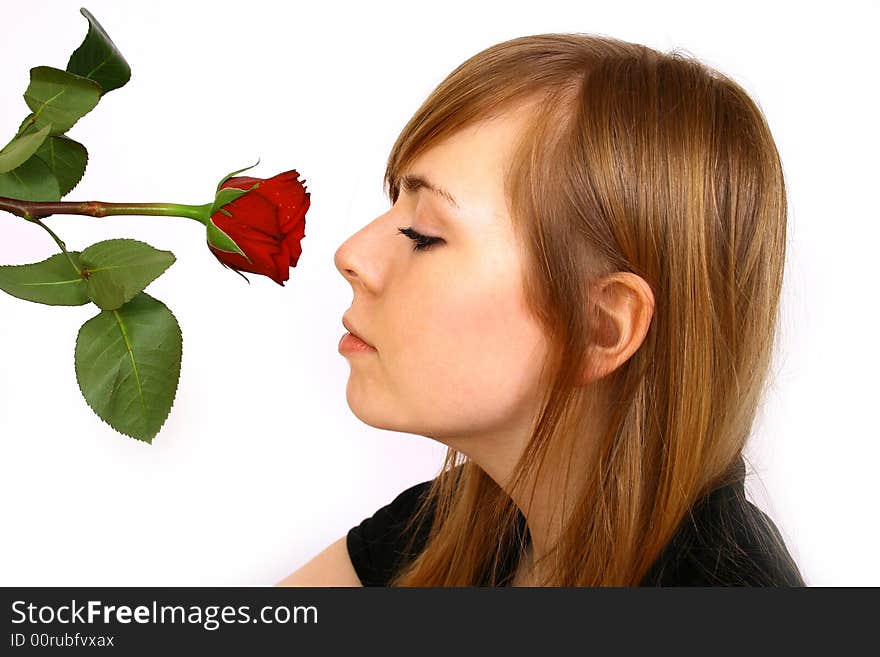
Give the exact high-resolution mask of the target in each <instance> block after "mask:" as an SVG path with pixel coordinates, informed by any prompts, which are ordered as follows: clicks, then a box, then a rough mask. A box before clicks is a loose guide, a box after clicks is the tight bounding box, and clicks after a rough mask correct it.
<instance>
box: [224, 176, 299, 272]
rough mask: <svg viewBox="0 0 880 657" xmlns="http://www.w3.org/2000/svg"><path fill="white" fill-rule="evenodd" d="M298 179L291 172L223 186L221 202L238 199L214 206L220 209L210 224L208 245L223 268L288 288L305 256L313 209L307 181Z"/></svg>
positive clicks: (237, 179)
mask: <svg viewBox="0 0 880 657" xmlns="http://www.w3.org/2000/svg"><path fill="white" fill-rule="evenodd" d="M249 168H250V167H249ZM298 178H299V173H297V172H296V170H291V171H286V172H284V173H279V174H278V175H277V176H274V177H272V178H267V179H261V178H253V177H251V176H238V177H227V178H226V179H224V180H223V182H221V184H220V185H219V186H218V188H217V191H218V196H217V198H218V200H219V199H221V198H232V199H233V200H231V201H229V202H225V203H223V204H222V205H220V203H219V201H218V202H215V204H214V207H215V208H217V209H216V211H215V212H213V213H212V214H211V220H210V222H209V223H208V247H209V248H210V249H211V252H212V253H213V254H214V255H215V256H216V258H217V259H218V260H219V261H220V263H221V264H223V265H224V266H227V267H230V268H231V269H233V270H235V271H236V272H240V271H247V272H252V273H254V274H262V275H264V276H268V277H269V278H271V279H272V280H274V281H275V282H276V283H278V284H279V285H282V286H283V285H284V281H286V280H287V279H288V278H290V271H289V269H290V267H296V263H297V262H298V261H299V256H300V254H301V253H302V247H301V246H300V240H302V238H303V237H305V226H306V220H305V219H306V211H307V210H308V209H309V197H310V194H309V193H308V192H307V191H306V187H305V186H304V185H303V182H305V180H303V181H302V182H301V181H299V180H298ZM221 190H242V191H235V192H232V191H227V192H223V191H221ZM211 224H213V225H214V226H216V228H219V229H220V231H222V232H219V231H217V230H216V229H215V228H213V227H212V226H211ZM224 234H225V235H224ZM229 239H231V240H232V243H230V242H229ZM220 247H225V248H220ZM236 247H238V248H236ZM236 251H238V252H236ZM245 280H247V279H246V278H245Z"/></svg>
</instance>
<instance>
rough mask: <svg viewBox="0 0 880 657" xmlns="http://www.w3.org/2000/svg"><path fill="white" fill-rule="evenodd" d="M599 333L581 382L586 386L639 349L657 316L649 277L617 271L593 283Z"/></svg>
mask: <svg viewBox="0 0 880 657" xmlns="http://www.w3.org/2000/svg"><path fill="white" fill-rule="evenodd" d="M591 290H592V295H591V296H592V300H593V302H594V303H595V304H596V307H595V313H596V321H597V322H598V325H597V335H596V339H595V342H594V343H593V344H592V345H590V347H589V348H588V350H587V358H586V362H585V363H584V373H583V374H582V375H581V379H580V384H581V385H586V384H588V383H591V382H593V381H597V380H598V379H601V378H602V377H604V376H607V375H608V374H610V373H611V372H613V371H614V370H615V369H617V368H618V367H620V365H622V364H623V363H625V362H626V361H627V359H628V358H629V357H630V356H632V355H633V354H634V353H635V351H636V349H638V348H639V347H640V346H641V344H642V342H643V341H644V339H645V335H647V333H648V328H649V327H650V325H651V319H652V317H653V316H654V293H653V292H652V290H651V286H650V285H648V283H647V282H646V281H645V279H643V278H641V277H640V276H637V275H636V274H633V273H631V272H615V273H613V274H609V275H608V276H605V277H603V278H600V279H598V280H596V281H594V282H593V284H592V286H591Z"/></svg>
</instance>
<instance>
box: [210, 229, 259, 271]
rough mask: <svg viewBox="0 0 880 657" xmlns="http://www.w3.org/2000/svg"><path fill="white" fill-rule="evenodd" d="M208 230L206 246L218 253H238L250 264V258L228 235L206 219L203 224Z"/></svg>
mask: <svg viewBox="0 0 880 657" xmlns="http://www.w3.org/2000/svg"><path fill="white" fill-rule="evenodd" d="M205 226H206V227H207V229H208V244H210V245H211V246H213V247H214V248H215V249H219V250H220V251H225V252H227V253H238V254H239V255H241V256H242V257H244V259H245V260H247V261H248V262H252V261H251V259H250V258H248V256H247V254H246V253H245V252H244V251H242V250H241V247H239V246H238V244H236V243H235V240H234V239H232V238H231V237H229V235H228V234H227V233H226V232H225V231H224V230H223V229H222V228H220V227H219V226H218V225H217V224H215V223H214V220H213V219H208V222H207V223H206V224H205Z"/></svg>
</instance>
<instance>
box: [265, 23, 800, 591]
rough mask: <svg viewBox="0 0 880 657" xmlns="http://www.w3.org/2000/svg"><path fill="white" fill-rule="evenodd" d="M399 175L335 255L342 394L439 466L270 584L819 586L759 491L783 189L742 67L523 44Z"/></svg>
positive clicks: (424, 126)
mask: <svg viewBox="0 0 880 657" xmlns="http://www.w3.org/2000/svg"><path fill="white" fill-rule="evenodd" d="M385 184H386V185H387V188H388V190H389V195H390V199H391V202H392V207H391V208H390V209H389V210H388V211H387V212H386V213H385V214H383V215H381V216H380V217H378V218H376V219H375V220H374V221H373V222H371V223H370V224H368V225H367V226H365V227H364V228H363V229H361V230H360V231H358V232H357V233H356V234H355V235H353V236H351V237H350V238H349V239H348V240H346V242H345V243H344V244H342V246H340V248H339V249H338V251H337V253H336V258H335V261H336V266H337V268H338V269H339V271H340V272H341V273H342V275H343V276H345V278H346V279H347V280H348V281H349V283H350V284H351V286H352V288H353V291H354V298H353V302H352V306H351V308H350V310H349V312H347V313H346V316H345V319H346V327H347V328H348V329H349V330H350V331H351V332H352V333H354V334H356V335H357V336H359V337H360V338H362V340H363V341H365V342H366V343H367V344H368V345H370V346H369V347H368V346H366V345H365V344H364V343H363V342H358V341H356V340H352V339H351V338H344V340H343V342H342V343H340V350H341V351H342V353H343V354H344V355H345V356H346V357H347V358H348V359H349V363H350V366H351V375H350V378H349V381H348V387H347V390H346V395H347V401H348V404H349V406H350V407H351V409H352V411H353V412H354V413H355V415H357V417H359V418H360V419H361V420H363V421H364V422H366V423H367V424H369V425H371V426H374V427H378V428H382V429H389V430H392V431H401V432H407V433H414V434H421V435H424V436H427V437H429V438H432V439H434V440H438V441H440V442H442V443H444V444H446V445H447V446H448V448H449V449H448V453H447V458H446V462H445V464H444V467H443V468H442V470H441V473H440V474H439V475H438V476H437V477H436V478H435V479H433V480H430V481H427V482H423V483H421V484H417V485H416V486H413V487H411V488H409V489H407V490H406V491H404V492H402V493H401V494H400V495H399V496H398V497H397V498H396V499H395V500H393V501H392V502H391V503H390V504H389V505H387V506H385V507H383V508H382V509H380V510H379V511H377V512H376V514H375V515H374V516H373V517H371V518H368V519H366V520H364V522H362V523H361V524H360V525H358V526H357V527H354V528H352V529H351V531H349V532H348V534H347V536H344V537H342V538H340V539H339V540H338V541H336V542H335V543H333V544H332V545H330V546H329V547H328V548H327V549H326V550H324V551H323V552H322V553H321V554H319V555H318V556H316V557H315V558H314V559H313V560H311V561H310V562H309V563H307V564H305V565H304V566H303V567H302V568H300V569H299V570H297V571H296V572H294V573H293V574H292V575H290V576H289V577H288V578H286V579H285V580H283V581H282V582H280V584H283V585H330V586H334V585H360V584H371V585H391V586H461V585H464V586H467V585H490V586H496V585H514V586H518V585H550V586H595V585H612V586H627V585H638V584H652V585H657V584H660V585H675V584H694V585H732V584H757V585H803V584H804V582H803V579H802V577H801V575H800V573H799V571H798V568H797V566H796V564H795V562H794V561H793V559H792V558H791V555H790V554H789V552H788V550H787V549H786V546H785V544H784V541H783V539H782V537H781V536H780V534H779V532H778V530H777V529H776V527H775V526H774V525H773V522H772V521H771V520H770V519H769V518H768V517H767V516H766V515H764V514H763V513H762V512H761V511H760V510H759V509H758V508H757V507H755V506H754V505H752V504H751V503H750V502H749V501H747V500H746V498H745V493H744V487H743V480H744V477H745V469H744V464H743V459H742V453H743V449H744V447H745V444H746V440H747V438H748V436H749V433H750V429H751V427H752V423H753V418H754V415H755V411H756V408H757V405H758V404H759V402H760V401H761V396H762V390H763V388H764V385H765V380H766V375H767V372H768V369H769V363H770V360H771V352H772V349H773V346H774V336H775V326H776V318H777V309H778V305H779V297H780V288H781V284H782V276H783V263H784V256H785V235H786V197H785V187H784V181H783V172H782V167H781V164H780V160H779V156H778V154H777V151H776V148H775V145H774V142H773V139H772V136H771V134H770V131H769V129H768V126H767V123H766V121H765V119H764V117H763V115H762V113H761V111H760V110H759V109H758V108H757V107H756V105H755V103H754V102H753V101H752V100H751V99H750V98H749V97H748V95H747V94H746V93H745V91H743V89H742V88H741V87H740V86H739V85H737V84H736V83H735V82H734V81H732V80H731V79H729V78H727V77H725V76H724V75H722V74H720V73H718V72H716V71H714V70H712V69H710V68H709V67H707V66H705V65H704V64H702V63H700V62H699V61H696V60H694V59H692V58H684V57H682V56H680V55H678V54H664V53H659V52H656V51H654V50H651V49H649V48H646V47H644V46H641V45H635V44H631V43H626V42H623V41H619V40H615V39H611V38H605V37H596V36H590V35H584V34H543V35H536V36H528V37H522V38H517V39H513V40H510V41H507V42H504V43H500V44H498V45H495V46H492V47H490V48H488V49H486V50H484V51H483V52H480V53H478V54H477V55H475V56H474V57H472V58H471V59H469V60H468V61H466V62H464V63H463V64H462V65H461V66H459V67H458V68H456V69H455V70H454V71H453V72H452V73H451V74H450V75H449V76H448V77H447V78H446V79H445V80H444V81H443V82H442V83H441V84H440V85H439V86H438V87H437V88H436V89H435V90H434V91H433V93H432V94H431V95H430V96H429V97H428V99H427V100H426V101H425V102H424V104H423V105H422V107H421V108H420V109H419V110H418V111H417V112H416V114H415V116H414V117H413V118H412V119H411V120H410V122H409V123H408V124H407V125H406V127H405V128H404V129H403V132H402V134H401V135H400V136H399V138H398V140H397V142H396V143H395V145H394V147H393V149H392V152H391V155H390V157H389V160H388V165H387V169H386V171H385ZM352 345H354V346H352Z"/></svg>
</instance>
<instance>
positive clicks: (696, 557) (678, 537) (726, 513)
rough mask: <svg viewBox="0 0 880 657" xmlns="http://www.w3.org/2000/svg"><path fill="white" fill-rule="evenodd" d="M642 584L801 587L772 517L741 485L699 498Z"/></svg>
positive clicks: (791, 560)
mask: <svg viewBox="0 0 880 657" xmlns="http://www.w3.org/2000/svg"><path fill="white" fill-rule="evenodd" d="M642 585H643V586H645V585H648V586H805V583H804V580H803V577H802V575H801V573H800V571H799V569H798V566H797V564H796V563H795V561H794V559H793V558H792V556H791V553H790V552H789V550H788V548H787V546H786V545H785V541H784V540H783V538H782V535H781V534H780V532H779V529H778V528H777V527H776V524H775V523H774V522H773V520H772V519H771V518H770V517H769V516H768V515H767V514H766V513H764V512H763V511H762V510H761V509H759V508H758V507H757V506H755V505H754V504H753V503H752V502H750V501H749V500H748V499H747V498H746V496H745V490H744V488H743V483H742V482H741V481H740V482H736V483H733V484H729V485H726V486H724V487H721V488H719V489H716V490H714V491H712V492H711V493H709V494H708V495H707V496H705V497H704V498H703V499H701V500H699V501H698V502H697V503H696V504H695V505H694V506H693V508H692V509H691V511H690V513H689V514H687V515H686V516H685V518H684V520H683V521H682V522H681V524H680V525H679V528H678V529H677V530H676V533H675V535H674V536H673V538H672V540H671V541H670V543H669V544H668V545H667V547H666V549H665V550H664V551H663V553H662V554H661V555H660V557H659V558H658V559H657V562H656V563H655V564H654V566H653V567H652V569H651V570H650V572H649V573H648V575H647V576H646V577H645V578H644V580H643V582H642Z"/></svg>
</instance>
